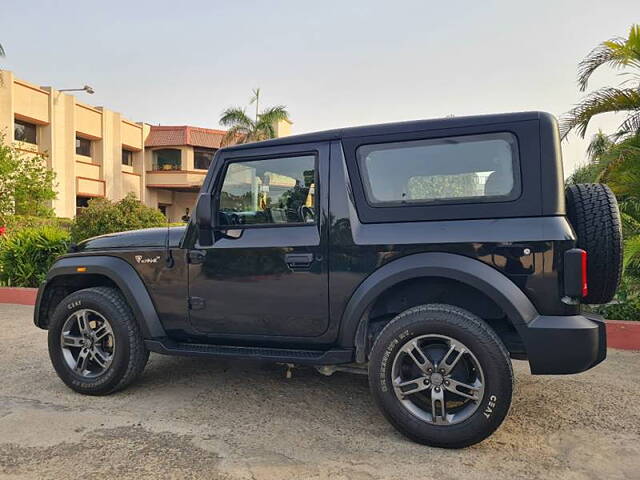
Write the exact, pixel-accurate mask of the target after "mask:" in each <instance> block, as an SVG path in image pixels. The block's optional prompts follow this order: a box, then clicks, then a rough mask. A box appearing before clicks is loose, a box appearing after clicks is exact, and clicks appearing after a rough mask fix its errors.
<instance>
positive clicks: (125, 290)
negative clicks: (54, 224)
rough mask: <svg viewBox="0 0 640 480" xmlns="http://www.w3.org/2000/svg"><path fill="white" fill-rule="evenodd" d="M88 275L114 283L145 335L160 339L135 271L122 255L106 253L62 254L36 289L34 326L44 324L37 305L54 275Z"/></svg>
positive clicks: (155, 316) (153, 311) (159, 327)
mask: <svg viewBox="0 0 640 480" xmlns="http://www.w3.org/2000/svg"><path fill="white" fill-rule="evenodd" d="M78 267H85V268H86V270H85V271H83V272H78V270H77V269H78ZM91 274H93V275H101V276H104V277H107V278H108V279H109V280H111V281H112V282H113V283H115V284H116V286H117V287H118V288H119V289H120V291H121V292H122V294H123V295H124V297H125V299H126V300H127V303H128V304H129V306H130V307H131V309H132V310H133V313H134V314H135V316H136V319H137V320H138V323H139V325H140V328H141V329H142V333H143V335H144V338H146V339H150V338H163V337H166V336H167V334H166V332H165V330H164V327H163V326H162V323H160V319H159V318H158V313H157V312H156V308H155V306H154V305H153V302H152V300H151V297H150V296H149V292H147V289H146V287H145V286H144V283H143V282H142V280H141V279H140V276H139V275H138V273H137V272H136V271H135V270H134V268H133V267H132V266H131V265H129V264H128V263H127V262H125V261H124V260H122V259H121V258H117V257H110V256H107V255H104V256H103V255H96V256H86V257H65V258H61V259H60V260H58V261H56V262H55V263H54V264H53V266H52V267H51V269H50V270H49V273H48V274H47V278H46V280H45V281H44V282H43V284H42V285H41V286H40V289H39V290H38V297H37V300H36V305H35V310H34V323H35V324H36V326H38V327H40V328H43V327H44V324H43V319H42V314H41V311H40V310H41V309H40V305H41V302H42V299H43V298H44V295H45V293H46V291H47V288H50V286H51V284H52V283H53V281H54V280H55V279H56V278H57V277H60V276H62V275H64V276H68V275H73V276H77V277H78V278H81V276H82V275H91Z"/></svg>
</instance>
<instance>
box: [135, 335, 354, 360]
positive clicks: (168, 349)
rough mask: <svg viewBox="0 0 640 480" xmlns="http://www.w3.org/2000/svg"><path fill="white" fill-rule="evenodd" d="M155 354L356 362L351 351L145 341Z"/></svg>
mask: <svg viewBox="0 0 640 480" xmlns="http://www.w3.org/2000/svg"><path fill="white" fill-rule="evenodd" d="M144 344H145V346H146V347H147V349H149V350H150V351H152V352H155V353H161V354H163V355H178V356H183V357H217V358H245V359H253V360H267V361H271V362H283V363H296V364H307V365H336V364H339V363H350V362H352V361H353V351H352V350H326V351H325V350H289V349H284V348H266V347H240V346H232V345H208V344H199V343H184V342H174V341H171V340H166V341H164V342H161V341H159V340H145V341H144Z"/></svg>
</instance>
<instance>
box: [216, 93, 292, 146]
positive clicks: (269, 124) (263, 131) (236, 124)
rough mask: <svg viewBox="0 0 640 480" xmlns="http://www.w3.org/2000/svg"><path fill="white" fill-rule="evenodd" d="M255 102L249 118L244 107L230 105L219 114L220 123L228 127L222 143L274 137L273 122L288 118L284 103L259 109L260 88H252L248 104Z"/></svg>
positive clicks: (255, 140) (253, 140) (246, 141)
mask: <svg viewBox="0 0 640 480" xmlns="http://www.w3.org/2000/svg"><path fill="white" fill-rule="evenodd" d="M253 104H255V106H256V111H255V116H254V117H253V118H251V117H250V116H249V115H247V113H246V109H245V108H241V107H230V108H227V109H226V110H225V111H224V112H222V115H221V116H220V125H223V126H225V127H228V131H227V133H226V135H225V136H224V139H223V142H222V143H223V144H225V145H229V144H232V143H250V142H258V141H260V140H267V139H269V138H275V136H276V131H275V124H276V123H277V122H279V121H282V120H289V113H288V112H287V108H286V107H285V106H284V105H276V106H274V107H268V108H266V109H264V110H262V111H260V89H259V88H256V89H254V90H253V96H252V97H251V99H250V101H249V105H253Z"/></svg>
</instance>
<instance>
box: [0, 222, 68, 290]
mask: <svg viewBox="0 0 640 480" xmlns="http://www.w3.org/2000/svg"><path fill="white" fill-rule="evenodd" d="M68 248H69V233H68V232H66V231H64V230H62V229H60V228H56V227H50V226H44V227H40V228H25V229H23V230H21V231H18V232H14V233H10V234H8V235H4V236H2V237H1V238H0V282H1V283H2V284H3V285H6V286H11V287H37V286H39V285H40V283H41V282H42V280H44V278H45V276H46V275H47V272H48V271H49V268H50V267H51V265H52V264H53V262H54V260H55V259H56V257H57V256H59V255H62V254H63V253H65V252H66V251H67V249H68Z"/></svg>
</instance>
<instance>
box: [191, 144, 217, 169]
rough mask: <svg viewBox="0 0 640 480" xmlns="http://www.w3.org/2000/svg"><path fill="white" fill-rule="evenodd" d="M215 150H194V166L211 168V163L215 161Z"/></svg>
mask: <svg viewBox="0 0 640 480" xmlns="http://www.w3.org/2000/svg"><path fill="white" fill-rule="evenodd" d="M215 152H216V151H215V150H214V149H211V150H204V149H199V148H198V149H195V150H194V151H193V164H194V165H193V166H194V168H196V169H198V170H209V165H211V162H212V161H213V155H214V154H215Z"/></svg>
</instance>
